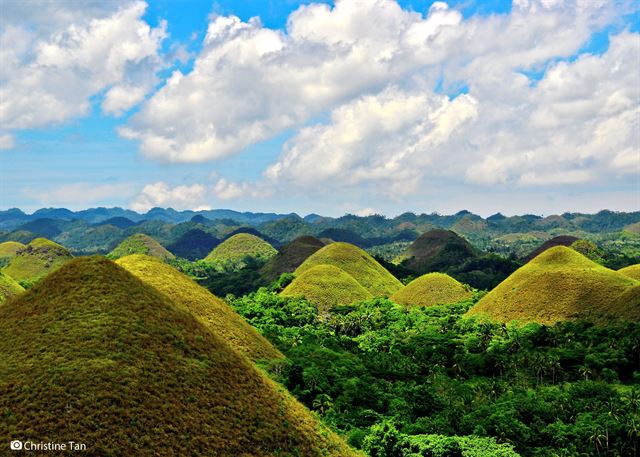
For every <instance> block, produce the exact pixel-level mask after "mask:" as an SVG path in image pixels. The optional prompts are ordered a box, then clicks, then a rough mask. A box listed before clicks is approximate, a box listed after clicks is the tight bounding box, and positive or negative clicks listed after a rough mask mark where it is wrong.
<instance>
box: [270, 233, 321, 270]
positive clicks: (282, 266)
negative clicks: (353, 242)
mask: <svg viewBox="0 0 640 457" xmlns="http://www.w3.org/2000/svg"><path fill="white" fill-rule="evenodd" d="M322 247H324V243H323V242H322V241H320V240H319V239H317V238H315V237H313V236H308V235H306V236H300V237H298V238H296V239H295V240H293V241H292V242H291V243H289V244H287V245H286V246H284V247H283V248H282V249H280V251H279V252H278V254H277V255H275V256H273V257H272V258H271V259H269V261H268V262H267V263H265V264H264V265H263V266H262V268H261V269H260V274H261V275H262V276H263V277H264V278H265V279H266V280H267V281H275V280H276V279H278V278H279V277H280V275H281V274H282V273H293V272H294V271H295V269H296V268H298V267H299V266H300V265H301V264H302V262H304V261H305V260H306V259H307V258H308V257H309V256H310V255H311V254H313V253H314V252H316V251H318V250H319V249H321V248H322Z"/></svg>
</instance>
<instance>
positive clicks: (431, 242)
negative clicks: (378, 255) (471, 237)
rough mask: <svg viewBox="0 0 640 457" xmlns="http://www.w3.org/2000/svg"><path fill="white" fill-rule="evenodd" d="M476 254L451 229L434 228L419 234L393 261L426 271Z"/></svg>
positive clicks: (445, 266) (446, 266) (450, 264)
mask: <svg viewBox="0 0 640 457" xmlns="http://www.w3.org/2000/svg"><path fill="white" fill-rule="evenodd" d="M475 256H476V252H475V250H474V248H473V247H472V246H471V244H469V242H468V241H467V240H465V239H464V238H462V237H461V236H459V235H458V234H456V233H455V232H452V231H451V230H442V229H434V230H429V231H428V232H426V233H423V234H422V235H420V237H419V238H418V239H417V240H415V241H414V242H413V243H411V244H410V245H409V247H408V248H407V249H406V250H405V251H404V252H403V253H402V254H400V255H399V256H398V257H396V258H395V259H394V260H393V263H395V264H399V265H401V266H403V267H405V268H407V269H409V270H412V271H415V272H418V273H426V272H430V271H436V270H445V269H447V268H448V267H450V266H452V265H459V264H462V263H463V262H464V261H466V260H469V259H472V258H473V257H475Z"/></svg>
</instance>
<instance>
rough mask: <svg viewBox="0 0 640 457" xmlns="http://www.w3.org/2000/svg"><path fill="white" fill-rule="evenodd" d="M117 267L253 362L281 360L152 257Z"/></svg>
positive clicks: (221, 306) (233, 316)
mask: <svg viewBox="0 0 640 457" xmlns="http://www.w3.org/2000/svg"><path fill="white" fill-rule="evenodd" d="M116 263H117V264H118V265H120V266H122V267H124V269H126V270H127V271H129V272H130V273H132V274H133V275H134V276H136V277H138V278H139V279H141V280H142V281H144V282H145V283H147V284H150V285H152V286H153V287H155V288H156V289H158V290H159V291H160V292H162V293H164V294H166V295H167V296H169V298H170V299H171V300H172V301H173V303H174V304H176V305H178V306H179V307H181V308H182V309H184V310H187V311H189V312H190V313H191V314H192V315H194V316H195V317H196V318H198V320H200V322H201V323H202V324H203V325H204V326H206V327H207V328H209V329H210V330H211V331H212V332H213V333H215V334H216V335H218V336H220V337H221V338H222V339H223V340H224V341H225V342H227V343H228V344H229V345H230V346H231V347H233V348H235V349H237V350H239V351H240V352H242V353H244V354H246V355H247V356H248V357H249V358H251V359H253V360H260V359H274V358H279V357H282V354H280V351H278V350H277V349H276V348H275V347H273V346H272V345H271V343H269V341H267V339H266V338H264V337H263V336H262V335H260V334H259V333H258V332H257V331H256V329H254V328H253V327H251V325H249V324H248V323H247V322H246V321H245V320H244V319H242V317H240V316H239V315H238V314H237V313H236V312H235V311H234V310H233V309H231V307H230V306H229V305H227V304H226V303H225V302H224V301H222V300H220V299H219V298H218V297H216V296H215V295H213V294H212V293H210V292H209V291H208V290H207V289H205V288H204V287H202V286H200V285H198V284H196V283H195V282H194V281H192V280H191V279H189V278H188V277H187V276H185V275H183V274H182V273H180V272H179V271H177V270H176V269H174V268H173V267H171V266H169V265H167V264H166V263H164V262H162V261H161V260H158V259H155V258H153V257H149V256H145V255H141V254H134V255H129V256H126V257H122V258H120V259H118V260H117V261H116Z"/></svg>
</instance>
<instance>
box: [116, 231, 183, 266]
mask: <svg viewBox="0 0 640 457" xmlns="http://www.w3.org/2000/svg"><path fill="white" fill-rule="evenodd" d="M131 254H144V255H148V256H151V257H156V258H158V259H163V260H167V259H173V258H174V257H175V256H174V255H173V254H172V253H170V252H169V251H167V250H166V249H165V248H164V247H162V245H161V244H160V243H158V242H157V241H156V240H154V239H153V238H151V237H150V236H149V235H145V234H144V233H136V234H135V235H131V236H130V237H129V238H127V239H125V240H124V241H123V242H122V243H120V244H119V245H118V246H116V247H115V249H113V251H111V252H110V253H109V254H107V258H109V259H112V260H115V259H119V258H120V257H124V256H127V255H131Z"/></svg>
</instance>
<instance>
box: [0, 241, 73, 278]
mask: <svg viewBox="0 0 640 457" xmlns="http://www.w3.org/2000/svg"><path fill="white" fill-rule="evenodd" d="M72 257H73V256H72V255H71V253H70V252H69V251H68V250H67V249H66V248H64V247H63V246H60V245H59V244H58V243H54V242H53V241H51V240H47V239H46V238H36V239H34V240H33V241H31V242H30V243H29V244H27V245H26V246H25V247H24V248H23V249H20V250H19V251H17V252H16V254H15V255H14V256H13V257H12V258H11V260H10V261H9V264H8V265H7V266H6V267H4V268H3V269H2V271H3V273H5V274H7V275H9V276H11V277H12V278H13V279H15V280H16V281H37V280H38V279H40V278H42V277H43V276H45V275H46V274H48V273H50V272H51V271H53V270H55V269H56V268H58V267H60V266H61V265H62V264H64V263H65V262H67V261H68V260H70V259H71V258H72Z"/></svg>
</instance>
